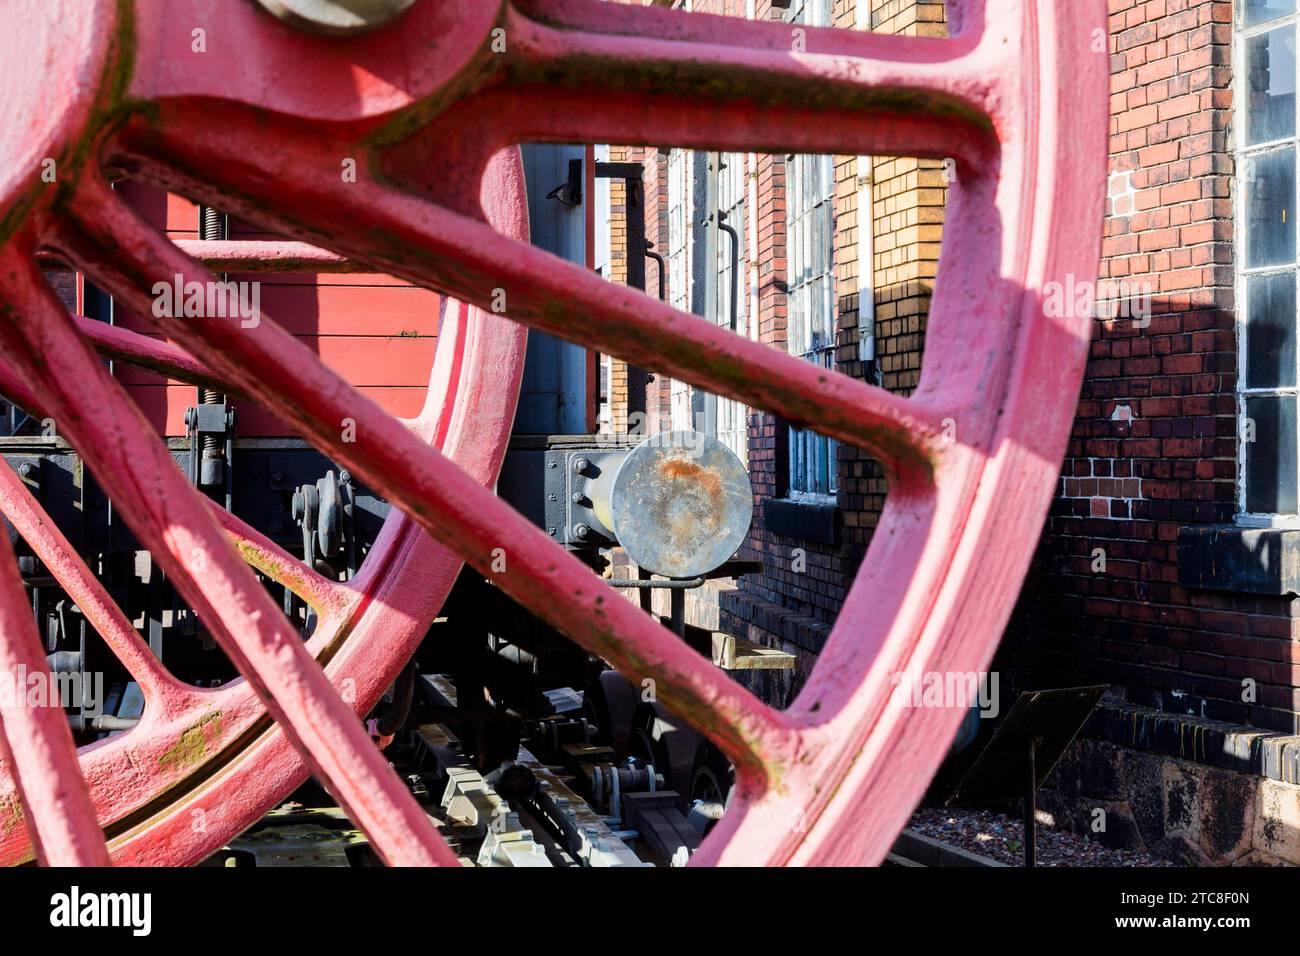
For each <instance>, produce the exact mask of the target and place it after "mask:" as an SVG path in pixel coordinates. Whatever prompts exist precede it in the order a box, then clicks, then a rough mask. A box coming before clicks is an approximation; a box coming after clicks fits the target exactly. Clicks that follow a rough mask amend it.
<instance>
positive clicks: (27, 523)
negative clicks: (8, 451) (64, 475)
mask: <svg viewBox="0 0 1300 956" xmlns="http://www.w3.org/2000/svg"><path fill="white" fill-rule="evenodd" d="M0 513H3V514H4V516H5V517H6V518H8V519H9V522H10V523H11V524H12V525H13V526H14V528H15V529H16V530H17V531H18V533H19V534H20V535H21V536H22V537H23V540H25V541H26V542H27V544H28V546H29V547H30V548H31V549H32V551H33V552H34V553H35V555H36V556H37V557H38V558H40V560H41V563H43V564H44V565H45V567H46V568H48V569H49V571H50V573H51V574H52V575H53V576H54V577H55V579H56V580H57V581H58V582H59V584H60V586H62V588H63V589H64V590H65V591H67V592H68V596H69V597H70V598H72V600H73V602H74V603H75V604H76V605H77V607H79V608H80V609H81V612H82V613H83V614H84V615H85V616H86V620H87V621H88V622H89V623H90V625H91V626H92V627H94V629H95V631H96V632H97V633H98V634H99V635H100V637H102V638H103V639H104V643H105V644H107V645H108V647H109V649H110V650H111V651H112V652H113V653H114V654H115V655H116V656H117V659H118V660H119V661H121V662H122V664H123V666H124V667H126V669H127V671H128V672H129V673H130V674H131V676H132V677H133V678H134V679H135V680H136V681H137V682H138V683H139V684H140V688H141V690H142V691H143V692H144V695H145V701H146V703H147V704H152V705H160V706H164V707H166V706H169V705H170V704H173V703H175V702H176V698H177V697H186V698H188V696H189V693H188V691H189V689H188V688H186V687H185V686H184V685H183V684H182V683H181V682H180V681H178V680H176V679H175V678H174V677H172V675H171V674H170V673H169V672H168V671H167V670H166V669H165V668H164V667H163V666H162V664H161V663H160V662H159V661H158V659H157V658H156V657H154V655H153V654H152V653H151V652H150V650H149V647H148V645H146V644H145V642H144V641H143V640H141V638H140V635H139V633H138V632H137V631H136V629H135V628H134V627H133V626H132V625H131V622H130V621H128V620H127V619H126V616H125V615H124V614H123V613H122V612H121V610H120V609H119V608H118V606H117V604H115V603H114V602H113V599H112V598H111V597H109V595H108V592H107V591H105V590H104V587H103V585H101V584H100V583H99V580H98V579H97V578H96V577H95V575H94V574H92V573H91V571H90V569H89V568H88V567H86V563H85V562H84V561H82V559H81V556H80V555H78V554H77V551H76V549H75V548H73V547H72V545H71V544H70V543H69V542H68V539H67V538H65V537H64V536H63V532H61V531H60V530H59V528H58V525H56V524H55V523H54V522H53V521H51V520H50V517H49V515H47V514H46V513H45V511H44V509H42V508H41V506H40V504H39V503H37V501H36V499H35V498H33V497H32V495H31V492H29V491H28V490H27V489H26V488H25V487H24V486H23V483H22V481H21V480H20V479H19V478H18V476H17V475H16V474H15V473H14V471H13V469H12V468H10V467H9V466H8V465H7V464H4V463H2V462H0Z"/></svg>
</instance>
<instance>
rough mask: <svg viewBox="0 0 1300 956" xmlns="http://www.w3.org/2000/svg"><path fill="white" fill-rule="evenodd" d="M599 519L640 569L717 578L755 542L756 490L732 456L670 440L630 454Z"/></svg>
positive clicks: (684, 437)
mask: <svg viewBox="0 0 1300 956" xmlns="http://www.w3.org/2000/svg"><path fill="white" fill-rule="evenodd" d="M593 500H594V502H595V504H596V511H597V514H598V515H599V516H600V518H601V520H602V521H604V522H605V523H606V524H607V525H608V526H609V528H610V530H611V531H613V532H614V536H615V538H616V539H617V540H618V543H619V544H620V545H622V546H623V549H624V550H625V551H627V553H628V556H629V557H631V558H632V560H633V561H635V562H636V563H637V565H638V566H639V567H642V568H645V569H646V570H649V571H653V572H654V573H655V574H662V575H664V576H666V577H672V578H691V577H695V576H697V575H700V574H704V573H705V572H707V571H712V570H713V569H714V568H716V567H718V566H719V565H720V564H722V563H723V562H724V561H726V560H728V559H729V558H731V557H732V555H734V554H735V553H736V550H737V549H738V548H739V547H740V546H741V544H743V543H744V541H745V537H746V536H747V535H748V534H749V525H750V521H751V520H752V519H753V516H754V490H753V487H752V486H751V485H750V483H749V474H748V473H747V472H746V471H745V466H744V465H743V464H741V462H740V459H739V458H737V457H736V455H735V453H734V452H732V450H731V449H730V448H728V447H727V446H726V445H724V444H723V443H722V442H720V441H718V440H717V439H716V438H713V437H711V436H708V435H703V434H700V433H699V432H694V431H673V432H664V433H662V434H660V435H654V436H651V437H650V438H647V439H646V440H645V441H643V442H642V443H641V444H639V445H637V447H636V448H634V449H632V451H631V452H630V453H629V454H628V456H627V458H625V459H624V460H623V463H622V465H621V466H620V467H619V468H618V470H617V471H615V472H614V473H613V474H612V475H611V477H610V478H609V481H608V485H607V486H604V487H602V486H600V485H599V483H598V487H597V488H596V489H594V490H593Z"/></svg>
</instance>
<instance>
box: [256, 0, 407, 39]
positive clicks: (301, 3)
mask: <svg viewBox="0 0 1300 956" xmlns="http://www.w3.org/2000/svg"><path fill="white" fill-rule="evenodd" d="M257 2H258V3H259V4H261V5H262V6H263V7H264V8H265V9H266V10H267V11H269V12H270V13H272V14H274V15H275V16H277V17H279V18H280V19H281V20H283V21H284V22H285V23H287V24H289V25H290V26H292V27H295V28H297V29H300V30H305V31H306V32H308V33H323V34H325V35H327V36H352V35H354V34H357V33H365V32H366V31H367V30H376V29H378V28H379V27H382V26H383V25H384V24H386V23H391V22H392V21H393V20H395V19H396V18H397V16H398V15H399V14H401V13H402V12H403V11H404V10H406V8H407V7H409V6H410V5H411V4H413V3H414V2H415V0H257Z"/></svg>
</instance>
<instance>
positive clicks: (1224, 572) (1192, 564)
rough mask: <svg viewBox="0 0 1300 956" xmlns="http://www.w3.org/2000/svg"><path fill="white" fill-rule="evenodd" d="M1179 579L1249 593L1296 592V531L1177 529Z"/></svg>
mask: <svg viewBox="0 0 1300 956" xmlns="http://www.w3.org/2000/svg"><path fill="white" fill-rule="evenodd" d="M1178 583H1179V584H1181V585H1182V586H1183V587H1189V588H1202V589H1206V590H1211V591H1239V592H1246V593H1249V594H1272V595H1282V594H1300V530H1294V529H1288V528H1243V527H1241V526H1239V525H1234V524H1212V525H1189V526H1187V527H1184V528H1179V529H1178Z"/></svg>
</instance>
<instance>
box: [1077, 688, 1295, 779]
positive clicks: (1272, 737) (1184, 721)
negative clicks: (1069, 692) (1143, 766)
mask: <svg viewBox="0 0 1300 956" xmlns="http://www.w3.org/2000/svg"><path fill="white" fill-rule="evenodd" d="M1083 735H1084V736H1086V737H1091V738H1093V739H1096V740H1105V741H1108V742H1110V743H1113V744H1118V745H1119V746H1121V747H1129V748H1132V749H1134V750H1142V751H1147V752H1149V753H1158V754H1165V755H1166V756H1170V757H1178V758H1180V759H1183V760H1190V761H1192V762H1194V763H1202V764H1207V765H1209V766H1213V767H1222V768H1223V769H1225V770H1237V771H1240V772H1242V773H1249V774H1254V775H1255V776H1260V777H1268V778H1269V779H1272V780H1276V781H1278V782H1280V783H1291V784H1300V736H1290V735H1287V734H1280V733H1277V732H1276V731H1272V730H1262V729H1260V728H1259V727H1249V726H1246V725H1244V724H1230V723H1227V722H1225V721H1222V720H1209V719H1208V718H1204V717H1194V716H1191V715H1186V714H1170V713H1166V712H1165V711H1160V710H1154V709H1152V708H1150V707H1141V706H1138V705H1137V704H1129V703H1125V702H1123V701H1116V700H1109V699H1104V700H1102V701H1101V702H1100V703H1099V704H1098V705H1097V709H1096V710H1094V711H1093V712H1092V715H1091V716H1090V717H1089V718H1088V721H1087V723H1085V724H1084V727H1083Z"/></svg>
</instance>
